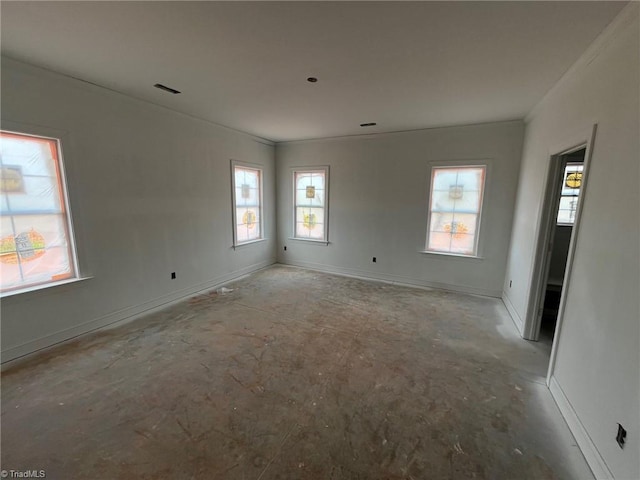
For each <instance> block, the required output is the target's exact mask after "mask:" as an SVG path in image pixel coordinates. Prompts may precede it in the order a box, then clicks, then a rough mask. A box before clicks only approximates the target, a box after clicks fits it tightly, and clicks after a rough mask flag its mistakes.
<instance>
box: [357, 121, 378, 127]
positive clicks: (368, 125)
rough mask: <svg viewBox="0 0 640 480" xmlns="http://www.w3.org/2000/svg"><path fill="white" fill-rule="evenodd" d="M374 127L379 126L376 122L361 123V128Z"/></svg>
mask: <svg viewBox="0 0 640 480" xmlns="http://www.w3.org/2000/svg"><path fill="white" fill-rule="evenodd" d="M374 125H377V123H376V122H369V123H361V124H360V126H361V127H373V126H374Z"/></svg>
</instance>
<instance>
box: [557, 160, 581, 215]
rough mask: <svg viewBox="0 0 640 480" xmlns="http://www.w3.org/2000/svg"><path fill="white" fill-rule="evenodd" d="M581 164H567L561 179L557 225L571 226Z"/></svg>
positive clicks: (579, 180) (578, 191) (575, 205)
mask: <svg viewBox="0 0 640 480" xmlns="http://www.w3.org/2000/svg"><path fill="white" fill-rule="evenodd" d="M582 169H583V164H582V163H567V166H566V167H565V168H564V176H563V177H562V192H561V193H560V205H559V206H558V218H557V223H558V225H573V222H574V221H575V217H576V209H577V208H578V196H579V195H580V187H581V186H582Z"/></svg>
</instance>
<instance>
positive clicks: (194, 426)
mask: <svg viewBox="0 0 640 480" xmlns="http://www.w3.org/2000/svg"><path fill="white" fill-rule="evenodd" d="M229 287H232V288H234V291H233V292H232V293H229V294H226V295H219V294H215V293H213V294H206V295H201V296H198V297H194V298H192V299H191V300H190V301H187V302H185V303H182V304H178V305H175V306H173V307H171V308H169V309H167V310H165V311H162V312H159V313H155V314H153V315H150V316H148V317H146V318H143V319H140V320H137V321H135V322H132V323H129V324H127V325H125V326H123V327H119V328H116V329H112V330H109V331H106V332H102V333H99V334H96V335H92V336H88V337H84V338H83V339H81V340H79V341H76V342H72V343H70V344H67V345H64V346H62V347H60V348H57V349H54V350H51V351H49V352H48V353H46V354H45V355H41V356H39V357H37V358H35V359H33V360H31V361H29V362H26V363H23V364H22V365H17V366H16V367H13V368H9V369H8V370H7V371H6V372H5V373H4V374H3V378H2V468H3V469H5V470H9V469H13V470H25V469H44V470H46V472H47V478H55V479H120V478H143V479H173V480H176V479H224V480H226V479H253V480H255V479H262V480H264V479H367V480H376V479H389V480H390V479H416V480H417V479H469V478H477V479H514V480H515V479H589V478H592V476H591V473H590V471H589V469H588V467H587V465H586V463H585V462H584V459H583V458H582V455H581V454H580V451H579V450H578V448H577V447H576V445H575V442H574V440H573V437H572V436H571V434H570V433H569V431H568V429H567V427H566V425H565V423H564V421H563V419H562V417H561V416H560V413H559V412H558V410H557V408H556V407H555V404H554V403H553V400H552V398H551V396H550V394H549V392H548V390H547V389H546V387H545V386H544V378H543V377H544V374H545V370H546V364H547V361H548V358H547V356H546V355H547V354H546V352H545V350H544V349H541V348H540V347H539V346H537V345H536V344H533V343H530V342H526V341H524V340H521V339H520V338H519V337H518V335H517V334H516V332H515V329H514V327H513V325H512V324H511V321H510V319H509V317H508V316H507V313H506V311H505V309H504V306H503V305H502V304H501V302H500V300H497V299H491V298H483V297H475V296H469V295H461V294H454V293H447V292H442V291H435V290H434V291H428V290H421V289H412V288H405V287H398V286H391V285H385V284H381V283H372V282H366V281H361V280H356V279H349V278H344V277H337V276H332V275H327V274H322V273H317V272H310V271H305V270H301V269H295V268H290V267H283V266H275V267H272V268H269V269H267V270H263V271H261V272H258V273H256V274H254V275H252V276H250V277H248V278H245V279H243V280H241V281H239V282H236V283H235V284H232V285H229Z"/></svg>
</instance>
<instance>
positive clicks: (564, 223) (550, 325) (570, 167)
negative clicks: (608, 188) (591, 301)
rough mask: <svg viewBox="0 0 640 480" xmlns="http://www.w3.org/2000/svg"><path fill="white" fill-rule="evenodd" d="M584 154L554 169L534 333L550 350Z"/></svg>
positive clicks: (571, 156)
mask: <svg viewBox="0 0 640 480" xmlns="http://www.w3.org/2000/svg"><path fill="white" fill-rule="evenodd" d="M585 154H586V147H582V148H580V149H578V150H576V151H572V152H570V153H565V154H563V155H560V156H558V157H557V158H556V159H555V161H556V162H558V165H557V167H558V168H556V169H554V173H555V177H556V178H555V180H554V181H555V182H556V188H555V189H554V191H555V198H554V199H553V203H552V205H553V206H554V208H553V210H552V212H553V216H551V220H552V222H551V225H550V229H549V230H550V232H549V242H548V252H547V255H546V262H547V265H546V266H545V270H544V279H543V282H542V285H543V288H542V289H541V292H540V300H539V302H538V305H539V307H538V311H537V317H538V318H537V321H536V323H537V332H535V337H536V339H537V340H538V341H540V342H542V343H544V344H547V345H548V347H549V349H551V346H552V344H553V337H554V334H555V331H556V325H557V321H558V313H559V311H560V301H561V298H562V291H563V286H564V284H565V274H566V269H567V259H568V257H569V246H570V244H571V237H572V234H573V229H574V224H575V220H576V212H577V210H578V203H579V200H580V191H581V187H582V181H583V175H584V159H585Z"/></svg>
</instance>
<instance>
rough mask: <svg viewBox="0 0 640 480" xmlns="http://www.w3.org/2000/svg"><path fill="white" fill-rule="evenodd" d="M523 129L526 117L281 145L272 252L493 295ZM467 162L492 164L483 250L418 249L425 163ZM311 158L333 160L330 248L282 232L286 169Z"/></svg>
mask: <svg viewBox="0 0 640 480" xmlns="http://www.w3.org/2000/svg"><path fill="white" fill-rule="evenodd" d="M522 135H523V124H522V122H518V121H516V122H502V123H492V124H483V125H472V126H464V127H451V128H437V129H430V130H421V131H413V132H403V133H392V134H383V135H372V136H359V137H347V138H338V139H326V140H318V141H304V142H291V143H279V144H278V145H277V146H276V158H277V177H278V180H277V185H278V252H279V253H278V260H279V261H280V262H282V263H287V264H292V265H299V266H306V267H311V268H317V269H321V270H326V271H330V272H336V273H343V274H350V275H358V276H364V277H370V278H377V279H383V280H388V281H397V282H402V283H407V284H415V285H423V286H436V287H442V288H448V289H452V290H459V291H465V292H471V293H481V294H486V295H491V296H500V294H501V290H502V283H503V279H504V271H505V264H506V254H507V250H508V245H509V235H510V231H511V221H512V214H513V205H514V199H515V193H516V184H517V179H518V169H519V163H520V162H519V160H520V154H521V151H522ZM469 160H487V162H488V165H489V170H488V174H487V188H486V191H485V198H484V208H483V214H482V215H483V216H482V225H481V229H480V252H479V253H480V255H481V256H482V257H483V258H482V259H475V258H460V257H453V256H444V255H435V254H424V253H420V251H421V250H424V248H425V237H426V219H427V210H428V190H429V182H430V168H431V165H432V163H431V162H433V163H434V164H447V163H453V164H463V165H464V164H465V162H467V161H469ZM311 165H329V166H330V193H329V196H330V199H329V203H330V209H329V241H330V244H329V245H328V246H324V245H321V246H320V245H317V244H309V243H308V242H304V241H300V240H290V239H289V237H291V236H292V232H293V227H292V223H293V220H292V192H291V190H292V187H291V185H292V180H291V167H294V166H311ZM285 245H286V246H287V251H286V252H285V251H284V250H283V247H284V246H285ZM372 257H376V258H377V263H372Z"/></svg>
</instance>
